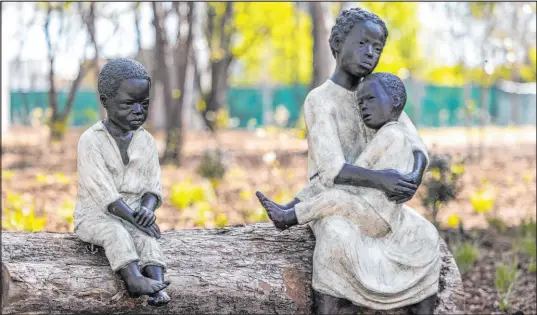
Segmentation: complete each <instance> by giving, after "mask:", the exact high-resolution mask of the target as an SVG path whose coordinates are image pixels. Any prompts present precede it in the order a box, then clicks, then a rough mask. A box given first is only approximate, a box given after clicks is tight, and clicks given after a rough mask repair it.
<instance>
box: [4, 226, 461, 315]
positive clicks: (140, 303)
mask: <svg viewBox="0 0 537 315" xmlns="http://www.w3.org/2000/svg"><path fill="white" fill-rule="evenodd" d="M160 243H161V245H162V249H163V252H164V255H165V257H166V260H167V263H168V270H167V273H166V278H167V279H169V280H171V281H172V284H171V285H170V286H169V287H168V289H167V290H168V293H169V294H170V296H171V297H172V302H171V303H170V304H168V305H167V306H165V307H161V308H152V307H149V306H147V303H146V298H145V297H141V298H138V299H131V298H129V297H128V295H127V294H126V293H125V291H124V287H123V283H122V281H121V280H120V279H119V277H118V276H117V275H114V274H113V272H112V271H111V269H110V266H109V264H108V261H107V260H106V257H105V255H104V253H103V250H102V248H99V250H98V251H97V252H96V253H92V252H90V250H89V246H88V244H86V243H83V242H82V241H80V240H78V239H77V237H76V236H75V235H74V234H72V233H19V232H3V233H2V314H30V313H31V314H52V313H54V314H66V313H69V314H73V313H88V312H91V313H99V314H200V313H204V314H217V313H218V314H311V307H312V302H311V288H310V285H311V269H312V266H311V262H312V254H313V248H314V245H315V240H314V237H313V234H312V233H311V231H310V230H309V228H307V227H296V228H292V229H290V230H288V231H284V232H278V231H277V230H276V229H275V228H274V227H273V226H272V225H269V224H255V225H248V226H240V227H226V228H221V229H212V230H180V231H172V232H166V233H163V237H162V239H161V240H160ZM442 261H443V266H442V271H441V283H440V289H441V290H440V293H439V301H438V306H437V308H436V312H435V313H436V314H454V313H463V312H464V308H463V307H464V296H463V292H462V282H461V278H460V274H459V272H458V269H457V266H456V265H455V262H454V260H453V257H452V256H451V254H450V253H449V251H448V249H447V247H446V245H445V243H444V242H442ZM405 312H406V311H405V310H393V311H390V312H389V313H386V314H405Z"/></svg>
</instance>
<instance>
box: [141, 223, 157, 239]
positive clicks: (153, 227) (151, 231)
mask: <svg viewBox="0 0 537 315" xmlns="http://www.w3.org/2000/svg"><path fill="white" fill-rule="evenodd" d="M137 227H138V229H140V231H142V232H144V233H145V234H147V235H149V236H151V237H154V238H156V239H159V238H160V228H159V227H158V225H157V224H156V223H153V224H152V225H151V226H149V227H141V226H137Z"/></svg>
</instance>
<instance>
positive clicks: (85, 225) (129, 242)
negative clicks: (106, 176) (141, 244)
mask: <svg viewBox="0 0 537 315" xmlns="http://www.w3.org/2000/svg"><path fill="white" fill-rule="evenodd" d="M75 233H76V234H77V235H78V237H79V238H80V239H81V240H83V241H85V242H88V243H91V244H95V245H98V246H102V247H103V248H104V250H105V254H106V257H107V258H108V261H109V263H110V266H111V267H112V270H113V271H114V272H118V273H119V274H120V275H121V277H122V278H123V280H124V281H125V284H126V286H127V291H128V292H129V294H130V295H131V296H133V297H136V296H139V295H146V294H153V293H156V292H158V291H160V290H162V289H164V288H165V287H167V286H168V284H169V283H161V282H159V281H155V280H152V279H149V278H146V277H143V276H142V274H141V273H140V269H139V267H138V261H140V258H139V256H138V254H137V251H136V247H135V244H134V240H133V238H132V237H131V234H130V233H129V231H128V230H127V228H126V227H125V225H124V224H123V222H121V221H120V220H119V219H116V218H113V217H110V218H103V219H96V220H90V221H85V222H82V223H81V224H80V225H79V226H78V227H77V229H76V231H75Z"/></svg>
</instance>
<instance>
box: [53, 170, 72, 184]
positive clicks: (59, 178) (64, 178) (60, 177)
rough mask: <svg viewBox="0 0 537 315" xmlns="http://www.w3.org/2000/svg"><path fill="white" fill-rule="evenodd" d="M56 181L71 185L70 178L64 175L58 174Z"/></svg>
mask: <svg viewBox="0 0 537 315" xmlns="http://www.w3.org/2000/svg"><path fill="white" fill-rule="evenodd" d="M55 177H56V180H57V181H58V182H59V183H60V184H63V185H67V184H69V177H68V176H65V175H64V174H63V173H61V172H60V173H56V174H55Z"/></svg>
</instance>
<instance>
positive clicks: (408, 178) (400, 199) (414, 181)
mask: <svg viewBox="0 0 537 315" xmlns="http://www.w3.org/2000/svg"><path fill="white" fill-rule="evenodd" d="M401 179H402V180H403V182H404V183H406V184H411V185H414V186H415V187H416V189H414V190H413V192H411V191H407V193H406V194H403V195H400V194H391V193H387V194H386V195H387V196H388V200H390V201H395V202H396V203H405V202H407V201H409V200H410V199H412V198H413V197H414V195H415V194H416V191H417V188H418V187H419V186H420V184H421V180H422V175H421V172H420V171H414V172H412V173H410V174H407V175H401Z"/></svg>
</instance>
